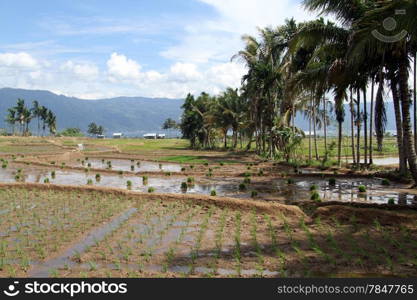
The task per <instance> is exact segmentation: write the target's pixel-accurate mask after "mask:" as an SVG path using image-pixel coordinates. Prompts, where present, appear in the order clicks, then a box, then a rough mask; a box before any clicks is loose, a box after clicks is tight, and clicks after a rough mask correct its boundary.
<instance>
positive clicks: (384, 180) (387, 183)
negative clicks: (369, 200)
mask: <svg viewBox="0 0 417 300" xmlns="http://www.w3.org/2000/svg"><path fill="white" fill-rule="evenodd" d="M381 185H384V186H389V185H391V182H390V181H389V180H388V179H386V178H384V179H382V181H381Z"/></svg>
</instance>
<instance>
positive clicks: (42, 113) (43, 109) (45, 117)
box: [40, 106, 48, 136]
mask: <svg viewBox="0 0 417 300" xmlns="http://www.w3.org/2000/svg"><path fill="white" fill-rule="evenodd" d="M40 118H41V121H42V136H45V130H46V125H47V123H48V109H47V108H46V107H45V106H41V107H40Z"/></svg>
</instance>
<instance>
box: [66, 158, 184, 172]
mask: <svg viewBox="0 0 417 300" xmlns="http://www.w3.org/2000/svg"><path fill="white" fill-rule="evenodd" d="M108 162H111V169H112V170H116V171H124V172H131V171H134V172H159V171H162V172H180V171H181V165H179V164H169V163H161V164H159V163H156V162H149V161H138V160H135V161H133V162H132V161H131V160H128V159H104V161H103V160H102V159H101V158H90V159H89V160H85V161H84V165H83V164H82V162H71V163H69V165H70V166H74V167H87V166H88V164H91V168H93V169H107V168H108V167H109V165H108ZM132 166H134V169H133V170H132Z"/></svg>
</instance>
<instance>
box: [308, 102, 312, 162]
mask: <svg viewBox="0 0 417 300" xmlns="http://www.w3.org/2000/svg"><path fill="white" fill-rule="evenodd" d="M312 104H313V99H311V100H310V110H309V112H308V119H309V122H308V162H309V163H310V162H311V160H312V149H311V121H312V115H311V108H312V107H313V105H312Z"/></svg>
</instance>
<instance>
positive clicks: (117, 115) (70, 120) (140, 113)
mask: <svg viewBox="0 0 417 300" xmlns="http://www.w3.org/2000/svg"><path fill="white" fill-rule="evenodd" d="M18 98H22V99H24V100H25V101H26V104H27V105H28V106H31V105H32V101H33V100H37V101H39V103H40V104H41V105H43V106H46V107H48V108H49V109H51V110H52V111H53V112H54V113H55V114H56V116H57V127H58V131H61V130H63V129H65V128H69V127H77V128H80V129H81V130H82V131H83V132H86V130H87V127H88V124H90V123H91V122H95V123H96V124H98V125H102V126H103V127H104V128H105V130H106V135H111V134H112V133H114V132H122V133H123V134H125V135H126V136H142V135H143V134H144V133H148V132H152V133H163V130H162V129H161V127H162V123H163V122H164V121H165V120H166V119H167V118H171V119H174V120H177V121H178V120H179V119H180V117H181V113H182V110H181V105H182V104H183V102H184V100H183V99H166V98H144V97H118V98H111V99H100V100H84V99H79V98H74V97H66V96H63V95H57V94H54V93H52V92H49V91H41V90H24V89H13V88H2V89H0V127H1V128H7V126H8V125H7V124H6V122H5V121H4V119H5V117H6V114H7V109H8V108H10V107H13V106H15V105H16V101H17V99H18ZM386 108H387V120H388V123H387V130H388V131H393V130H395V117H394V109H393V105H392V103H391V102H386ZM369 110H370V108H368V111H369ZM345 111H346V116H345V119H346V122H345V124H344V127H345V128H344V132H345V133H347V132H350V123H349V122H348V121H350V113H349V106H348V105H346V106H345ZM35 123H36V121H33V122H32V125H31V128H32V130H35V127H36V124H35ZM296 125H297V126H298V127H300V128H302V129H303V130H305V131H308V120H307V119H306V118H304V116H303V115H302V114H298V116H297V118H296ZM335 125H336V124H335V122H334V121H333V122H332V125H331V126H330V128H329V134H335V133H336V126H335Z"/></svg>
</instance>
